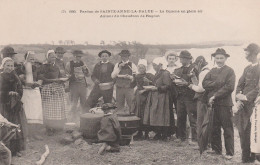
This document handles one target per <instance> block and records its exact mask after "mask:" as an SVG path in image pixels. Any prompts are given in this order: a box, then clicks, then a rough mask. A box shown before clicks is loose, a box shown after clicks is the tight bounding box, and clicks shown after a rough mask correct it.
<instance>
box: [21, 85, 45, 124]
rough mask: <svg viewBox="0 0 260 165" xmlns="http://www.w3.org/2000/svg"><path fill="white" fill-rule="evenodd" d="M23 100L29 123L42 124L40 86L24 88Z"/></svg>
mask: <svg viewBox="0 0 260 165" xmlns="http://www.w3.org/2000/svg"><path fill="white" fill-rule="evenodd" d="M22 102H23V107H24V111H25V115H26V118H27V122H28V123H29V124H42V123H43V115H42V99H41V93H40V90H39V88H35V89H31V88H24V89H23V97H22Z"/></svg>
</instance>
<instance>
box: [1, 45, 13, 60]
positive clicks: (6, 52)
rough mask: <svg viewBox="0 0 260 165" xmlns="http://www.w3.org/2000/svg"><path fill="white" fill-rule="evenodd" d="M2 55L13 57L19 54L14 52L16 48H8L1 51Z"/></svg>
mask: <svg viewBox="0 0 260 165" xmlns="http://www.w3.org/2000/svg"><path fill="white" fill-rule="evenodd" d="M1 53H2V54H3V57H4V58H5V57H11V56H13V55H15V54H17V53H16V52H14V48H12V47H10V46H6V47H4V48H3V49H2V50H1Z"/></svg>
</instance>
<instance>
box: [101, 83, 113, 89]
mask: <svg viewBox="0 0 260 165" xmlns="http://www.w3.org/2000/svg"><path fill="white" fill-rule="evenodd" d="M113 85H114V83H113V82H108V83H100V84H99V89H100V90H102V91H105V90H109V89H111V88H113Z"/></svg>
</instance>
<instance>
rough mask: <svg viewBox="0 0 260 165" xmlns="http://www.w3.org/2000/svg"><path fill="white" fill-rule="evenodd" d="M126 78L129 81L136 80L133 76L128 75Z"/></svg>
mask: <svg viewBox="0 0 260 165" xmlns="http://www.w3.org/2000/svg"><path fill="white" fill-rule="evenodd" d="M125 78H126V79H129V80H133V79H134V77H133V76H131V75H128V74H127V75H126V76H125Z"/></svg>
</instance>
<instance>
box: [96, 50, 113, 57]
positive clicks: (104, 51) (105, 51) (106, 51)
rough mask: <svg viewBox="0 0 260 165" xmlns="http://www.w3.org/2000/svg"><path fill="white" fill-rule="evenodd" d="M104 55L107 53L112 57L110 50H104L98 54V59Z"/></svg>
mask: <svg viewBox="0 0 260 165" xmlns="http://www.w3.org/2000/svg"><path fill="white" fill-rule="evenodd" d="M103 53H106V54H108V56H111V53H110V52H109V51H108V50H102V51H101V52H99V53H98V57H101V55H102V54H103Z"/></svg>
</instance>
